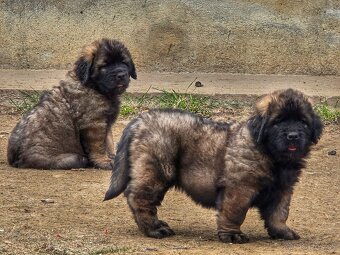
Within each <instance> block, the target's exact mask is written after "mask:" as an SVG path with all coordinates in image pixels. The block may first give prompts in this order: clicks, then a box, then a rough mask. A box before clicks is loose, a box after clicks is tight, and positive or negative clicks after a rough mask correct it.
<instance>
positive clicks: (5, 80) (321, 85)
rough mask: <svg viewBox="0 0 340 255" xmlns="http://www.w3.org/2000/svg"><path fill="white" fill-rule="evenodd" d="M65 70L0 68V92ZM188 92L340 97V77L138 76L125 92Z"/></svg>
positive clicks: (41, 85) (53, 79) (39, 83)
mask: <svg viewBox="0 0 340 255" xmlns="http://www.w3.org/2000/svg"><path fill="white" fill-rule="evenodd" d="M66 73H67V70H11V69H0V89H11V90H47V89H50V88H52V86H55V85H58V83H59V81H60V80H61V79H64V78H65V75H66ZM194 80H195V81H200V82H201V83H202V84H203V85H204V86H203V87H196V88H195V87H194V86H192V87H191V88H190V89H189V92H190V93H198V94H207V95H215V94H216V95H220V94H222V95H223V94H229V95H230V94H231V95H262V94H266V93H269V92H272V91H274V90H277V89H285V88H287V87H291V88H295V89H299V90H301V91H303V92H304V93H306V94H307V95H309V96H319V97H320V96H321V97H340V76H308V75H249V74H228V73H138V79H137V80H136V81H135V80H132V82H131V85H130V87H129V88H128V92H130V93H144V92H146V91H147V90H148V89H149V87H151V89H150V91H149V92H151V93H152V92H159V90H157V89H166V90H171V89H174V90H176V91H179V92H185V91H186V90H187V88H188V86H189V84H190V83H191V82H192V81H194Z"/></svg>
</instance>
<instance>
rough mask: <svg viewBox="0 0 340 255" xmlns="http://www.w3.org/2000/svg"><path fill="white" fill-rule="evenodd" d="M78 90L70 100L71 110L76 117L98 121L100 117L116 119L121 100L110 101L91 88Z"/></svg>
mask: <svg viewBox="0 0 340 255" xmlns="http://www.w3.org/2000/svg"><path fill="white" fill-rule="evenodd" d="M76 92H77V93H76V95H74V94H73V95H71V100H70V101H71V102H70V112H71V114H72V115H73V117H74V118H75V119H84V118H86V119H88V120H93V121H96V120H97V119H98V118H100V119H102V118H104V119H114V118H115V117H116V116H117V115H118V111H119V101H117V100H112V101H110V100H108V99H107V98H105V97H104V96H102V95H100V94H99V93H96V92H95V91H92V90H90V89H87V90H84V89H79V90H78V91H76Z"/></svg>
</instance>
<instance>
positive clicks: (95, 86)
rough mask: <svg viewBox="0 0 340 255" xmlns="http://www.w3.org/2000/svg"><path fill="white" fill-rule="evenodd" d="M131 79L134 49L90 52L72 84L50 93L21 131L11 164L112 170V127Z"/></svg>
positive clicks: (100, 47)
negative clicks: (91, 167) (132, 52)
mask: <svg viewBox="0 0 340 255" xmlns="http://www.w3.org/2000/svg"><path fill="white" fill-rule="evenodd" d="M130 76H131V77H132V78H134V79H136V78H137V75H136V70H135V66H134V63H133V61H132V58H131V55H130V53H129V51H128V49H127V48H126V47H125V46H124V45H123V44H122V43H121V42H118V41H115V40H110V39H102V40H98V41H95V42H93V43H92V44H90V45H88V46H86V47H84V49H83V50H82V52H81V54H80V57H79V59H78V60H77V61H76V63H75V65H74V70H73V71H71V72H70V79H69V80H68V81H61V82H60V84H59V86H56V87H54V88H53V89H52V90H51V91H49V92H46V93H45V94H44V95H43V96H42V97H41V99H40V102H39V103H38V104H37V105H36V106H35V107H34V108H33V109H32V110H31V111H30V112H29V113H28V114H26V115H25V116H24V117H23V118H22V119H21V120H20V121H19V123H18V124H17V125H16V126H15V128H14V129H13V131H12V134H11V136H10V138H9V141H8V150H7V158H8V162H9V164H10V165H12V166H15V167H19V168H37V169H71V168H84V167H89V166H93V167H97V168H104V169H111V158H112V157H113V156H114V145H113V141H112V135H111V126H112V124H113V123H114V121H115V120H116V118H117V115H118V113H119V108H120V99H119V98H120V95H121V94H122V93H123V92H124V91H125V90H126V88H127V87H128V85H129V82H130Z"/></svg>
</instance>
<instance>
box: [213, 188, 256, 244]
mask: <svg viewBox="0 0 340 255" xmlns="http://www.w3.org/2000/svg"><path fill="white" fill-rule="evenodd" d="M253 193H254V192H253V190H251V189H249V190H247V189H246V188H245V187H243V188H242V189H241V188H236V187H234V188H231V187H228V188H226V189H224V190H221V191H220V194H219V196H218V201H217V209H218V216H217V232H218V237H219V239H220V240H221V241H222V242H224V243H246V242H248V241H249V238H248V237H247V236H246V235H245V234H243V233H242V232H241V230H240V227H241V225H242V223H243V221H244V219H245V217H246V214H247V211H248V209H249V207H250V202H251V199H252V197H253Z"/></svg>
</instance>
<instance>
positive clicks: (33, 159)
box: [18, 153, 88, 169]
mask: <svg viewBox="0 0 340 255" xmlns="http://www.w3.org/2000/svg"><path fill="white" fill-rule="evenodd" d="M87 166H88V160H87V158H86V157H84V156H82V155H79V154H76V153H65V154H59V155H57V156H49V155H42V154H37V153H34V154H31V155H29V157H27V159H26V160H22V162H21V163H20V164H19V165H18V167H22V168H36V169H72V168H84V167H87Z"/></svg>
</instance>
